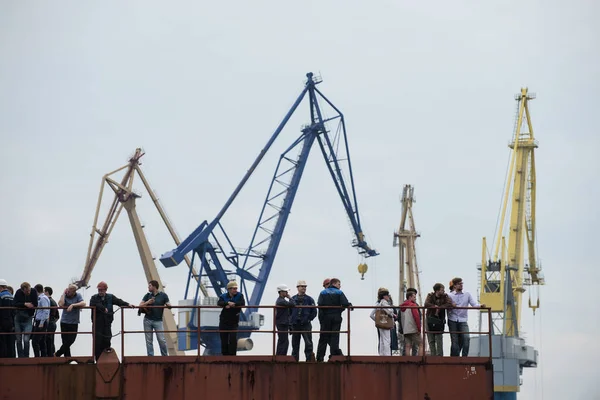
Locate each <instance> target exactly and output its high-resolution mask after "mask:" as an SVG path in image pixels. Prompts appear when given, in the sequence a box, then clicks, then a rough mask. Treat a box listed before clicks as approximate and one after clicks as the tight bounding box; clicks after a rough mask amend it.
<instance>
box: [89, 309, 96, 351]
mask: <svg viewBox="0 0 600 400" xmlns="http://www.w3.org/2000/svg"><path fill="white" fill-rule="evenodd" d="M90 311H92V316H93V318H92V321H94V323H93V324H92V359H94V361H97V360H96V307H93V308H92V309H91V310H90Z"/></svg>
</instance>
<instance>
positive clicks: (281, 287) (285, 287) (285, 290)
mask: <svg viewBox="0 0 600 400" xmlns="http://www.w3.org/2000/svg"><path fill="white" fill-rule="evenodd" d="M289 290H290V289H289V288H288V287H287V285H285V284H283V283H282V284H281V285H279V286H277V291H278V292H287V291H289Z"/></svg>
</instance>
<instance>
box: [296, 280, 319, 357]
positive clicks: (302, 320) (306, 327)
mask: <svg viewBox="0 0 600 400" xmlns="http://www.w3.org/2000/svg"><path fill="white" fill-rule="evenodd" d="M296 289H298V294H297V295H295V296H293V297H292V300H294V302H295V303H296V306H314V305H315V300H314V299H313V298H312V297H310V296H309V295H307V294H306V281H298V283H297V284H296ZM316 316H317V309H316V308H301V307H294V308H293V309H292V317H291V318H290V319H291V324H292V331H301V333H293V334H292V356H293V357H294V358H295V359H296V361H299V360H300V337H302V338H303V339H304V354H305V355H306V361H314V360H313V357H314V355H313V341H312V333H311V332H310V331H312V321H313V320H314V319H315V318H316Z"/></svg>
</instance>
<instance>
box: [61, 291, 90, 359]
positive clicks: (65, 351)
mask: <svg viewBox="0 0 600 400" xmlns="http://www.w3.org/2000/svg"><path fill="white" fill-rule="evenodd" d="M58 305H59V306H60V307H66V308H67V309H66V310H64V311H63V313H62V317H61V319H60V331H61V335H60V337H61V339H62V346H61V347H60V349H58V351H57V352H56V354H55V356H56V357H60V356H62V355H64V356H65V357H71V346H72V345H73V343H75V339H76V338H77V328H78V326H79V315H80V314H81V307H85V301H83V296H81V293H77V286H75V285H73V284H71V285H69V287H68V288H66V289H65V291H64V292H63V294H62V296H60V300H58Z"/></svg>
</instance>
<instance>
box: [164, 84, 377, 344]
mask: <svg viewBox="0 0 600 400" xmlns="http://www.w3.org/2000/svg"><path fill="white" fill-rule="evenodd" d="M306 77H307V78H308V79H307V81H306V85H305V87H304V89H303V90H302V92H301V93H300V95H299V96H298V98H297V99H296V101H295V102H294V104H293V105H292V107H291V108H290V110H289V111H288V113H287V114H286V116H285V117H284V118H283V120H282V121H281V123H280V124H279V126H278V127H277V129H276V130H275V132H274V133H273V135H272V136H271V138H270V139H269V141H268V142H267V144H266V145H265V147H264V148H263V149H262V150H261V151H260V153H259V155H258V157H256V159H255V160H254V162H253V163H252V165H251V166H250V169H248V171H247V172H246V174H245V175H244V177H243V178H242V180H241V182H240V183H239V184H238V185H237V187H236V188H235V190H234V191H233V193H232V194H231V196H230V197H229V199H228V200H227V202H226V203H225V205H224V206H223V208H222V209H221V210H220V211H219V213H218V214H217V216H216V217H215V218H214V219H213V220H212V222H210V223H209V222H208V221H203V222H202V223H201V224H200V226H198V228H196V230H194V231H193V232H192V233H191V234H190V235H189V236H188V237H187V238H186V239H185V240H184V241H183V242H181V244H180V245H179V246H177V247H176V248H175V249H173V250H171V251H168V252H166V253H165V254H163V255H162V256H161V258H160V261H161V262H162V263H163V265H164V266H165V267H174V266H176V265H178V264H179V263H181V262H182V261H183V260H184V257H185V255H186V254H188V253H189V252H193V254H192V260H193V261H192V265H193V262H194V261H195V260H196V259H197V261H198V262H199V263H200V268H199V272H198V274H194V272H193V269H192V268H191V267H190V269H189V273H188V278H187V284H186V289H185V299H186V300H187V303H185V302H186V300H184V302H183V303H184V304H188V305H190V304H193V305H196V304H197V299H198V294H199V289H200V282H201V279H204V280H206V279H208V282H209V285H207V286H208V287H209V288H212V290H213V291H214V293H215V296H217V297H218V296H220V295H221V294H222V293H224V292H225V291H226V286H227V283H228V282H229V281H230V280H231V278H232V277H233V278H234V279H236V280H239V285H240V289H241V291H242V293H243V294H244V297H245V298H246V302H247V304H248V305H249V307H247V308H246V310H245V312H244V313H242V315H241V318H240V328H239V329H240V330H243V331H242V332H240V333H239V334H238V338H239V339H240V341H243V340H246V341H247V343H248V342H249V347H245V348H244V347H241V349H249V348H251V345H252V342H251V341H250V340H249V337H250V334H251V332H252V331H253V330H256V329H259V327H260V326H261V325H262V324H263V322H264V317H263V316H262V315H260V314H259V313H258V309H257V308H255V307H252V306H256V305H259V304H260V301H261V298H262V296H263V293H264V291H265V287H266V284H267V279H268V278H269V273H270V272H271V268H272V267H273V262H274V261H275V255H276V254H277V249H278V248H279V244H280V243H281V238H282V236H283V231H284V229H285V225H286V223H287V220H288V217H289V214H290V211H291V209H292V205H293V203H294V198H295V197H296V193H297V191H298V186H299V185H300V180H301V178H302V173H303V172H304V167H305V166H306V161H307V159H308V155H309V153H310V150H311V148H312V147H313V144H314V143H315V141H316V142H317V143H318V144H319V148H320V150H321V154H322V155H323V157H324V159H325V163H326V165H327V169H328V170H329V174H330V175H331V178H332V179H333V183H334V185H335V188H336V190H337V192H338V194H339V196H340V198H341V200H342V203H343V205H344V209H345V210H346V213H347V216H348V219H349V221H350V224H351V226H352V230H353V231H354V236H355V237H354V239H353V241H352V245H353V246H354V247H356V248H357V249H358V252H359V253H360V254H361V255H363V256H364V257H370V256H376V255H378V253H377V252H376V251H375V250H374V249H372V248H370V247H369V245H368V244H367V242H366V240H365V236H364V234H363V231H362V228H361V224H360V217H359V214H358V203H357V201H356V193H355V189H354V180H353V175H352V166H351V163H350V153H349V149H348V141H347V136H346V126H345V122H344V116H343V114H342V113H341V111H340V110H339V109H338V108H336V107H335V106H334V105H333V103H331V102H330V101H329V100H328V99H327V98H326V97H325V96H324V95H323V94H322V93H321V92H320V91H319V89H317V87H316V85H317V84H319V83H321V80H320V79H318V78H316V77H314V75H313V73H312V72H309V73H307V74H306ZM307 95H308V99H309V101H308V102H309V109H310V123H309V124H307V125H305V126H304V127H303V128H302V130H301V134H300V136H299V137H298V138H297V139H296V140H295V141H294V142H293V143H292V144H291V145H290V146H289V147H288V148H287V149H286V150H285V151H284V152H283V153H282V154H281V156H280V157H279V162H278V163H277V168H276V170H275V173H274V174H273V178H272V180H271V184H270V186H269V190H268V193H267V196H266V199H265V201H264V204H263V207H262V210H261V212H260V216H259V218H258V223H257V225H256V227H255V229H254V232H253V234H252V238H251V240H250V244H249V246H248V247H247V248H244V249H242V250H240V249H238V248H236V247H234V246H233V244H232V242H231V240H230V239H229V236H228V235H227V233H226V231H225V229H224V227H223V225H222V223H221V219H222V217H223V216H224V215H225V213H226V211H227V210H228V209H229V207H230V206H231V204H232V203H233V201H234V200H235V198H236V197H237V195H238V194H239V193H240V191H241V190H242V188H243V187H244V185H245V184H246V182H247V181H248V179H249V178H250V176H251V175H252V173H253V172H254V171H255V169H256V167H257V166H258V165H259V163H260V162H261V160H262V159H263V157H264V156H265V154H266V153H267V151H268V150H269V148H270V147H271V145H272V144H273V143H274V142H275V139H277V137H278V136H279V134H280V133H281V131H282V130H283V129H284V127H285V126H286V124H287V122H288V121H289V119H290V118H291V117H292V115H293V114H294V112H295V111H296V109H297V108H298V106H299V105H300V104H301V103H302V101H303V99H304V98H305V97H306V96H307ZM320 102H325V104H326V105H327V110H326V111H329V112H331V113H332V116H329V117H327V116H325V115H324V111H325V110H324V109H323V104H320ZM335 123H337V126H336V127H335V129H334V133H332V132H331V131H330V130H329V129H328V128H329V127H330V126H331V125H335ZM294 155H295V156H294ZM343 172H344V173H345V174H347V178H346V179H345V177H344V175H343ZM264 249H266V250H264ZM194 282H195V283H196V287H195V289H194V288H191V287H190V283H194ZM205 300H206V299H205ZM204 304H216V303H215V302H212V303H211V302H210V301H209V302H206V301H205V302H204ZM205 311H206V313H205ZM210 311H212V313H210ZM218 311H219V310H216V309H213V310H210V309H203V310H202V313H201V315H200V320H201V321H200V325H201V329H202V330H204V329H216V326H218V314H217V313H216V312H218ZM196 329H197V315H196V314H195V311H194V310H193V311H192V312H191V314H190V318H189V320H188V323H187V327H182V326H180V327H179V330H180V335H179V339H180V340H179V349H181V350H187V349H194V348H197V347H196V346H197V345H198V338H197V337H196V336H197V335H195V331H196ZM184 331H185V332H184ZM200 336H201V337H200V340H199V342H200V345H202V346H204V347H205V352H204V354H206V355H211V354H220V341H219V336H218V334H216V333H211V332H202V333H201V335H200ZM240 343H241V342H240Z"/></svg>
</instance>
